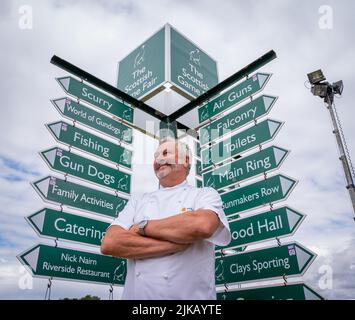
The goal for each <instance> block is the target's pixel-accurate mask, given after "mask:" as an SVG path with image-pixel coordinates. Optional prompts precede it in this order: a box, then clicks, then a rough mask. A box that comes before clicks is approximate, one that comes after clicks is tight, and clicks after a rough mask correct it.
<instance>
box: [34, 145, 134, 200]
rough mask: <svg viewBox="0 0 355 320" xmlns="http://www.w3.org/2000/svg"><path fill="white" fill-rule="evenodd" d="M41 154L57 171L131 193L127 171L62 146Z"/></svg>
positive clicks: (129, 177)
mask: <svg viewBox="0 0 355 320" xmlns="http://www.w3.org/2000/svg"><path fill="white" fill-rule="evenodd" d="M40 155H41V156H42V158H43V159H44V161H45V162H46V163H47V164H48V166H49V167H50V168H51V169H53V170H55V171H58V172H62V173H67V174H69V175H72V176H75V177H77V178H80V179H83V180H87V181H90V182H93V183H96V184H98V185H101V186H104V187H108V188H112V189H114V190H118V191H121V192H125V193H128V194H129V193H130V189H131V176H130V175H129V174H127V173H124V172H121V171H118V170H117V169H113V168H111V167H108V166H105V165H103V164H101V163H98V162H96V161H92V160H89V159H86V158H84V157H81V156H79V155H76V154H74V153H72V152H69V151H65V150H63V149H60V148H51V149H48V150H45V151H42V152H41V153H40Z"/></svg>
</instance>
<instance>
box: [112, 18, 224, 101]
mask: <svg viewBox="0 0 355 320" xmlns="http://www.w3.org/2000/svg"><path fill="white" fill-rule="evenodd" d="M217 83H218V75H217V63H216V61H215V60H214V59H212V58H211V57H210V56H208V55H207V54H206V53H205V52H204V51H203V50H201V49H200V48H199V47H197V46H196V45H195V44H194V43H192V42H191V41H190V40H188V39H187V38H186V37H185V36H183V35H182V34H181V33H179V32H178V31H177V30H176V29H174V28H172V27H171V26H170V25H169V24H166V25H165V26H164V27H163V28H162V29H160V30H159V31H158V32H157V33H155V34H154V35H153V36H151V37H150V38H149V39H148V40H147V41H145V42H144V43H143V44H141V45H140V46H139V47H138V48H137V49H135V50H134V51H132V52H131V53H130V54H129V55H128V56H126V57H125V58H124V59H123V60H121V61H120V62H119V64H118V81H117V87H118V88H119V89H120V90H122V91H124V92H125V93H127V94H129V95H131V96H132V97H134V98H137V99H140V100H142V101H146V100H148V99H150V98H151V97H153V96H154V95H156V94H157V93H159V92H160V91H162V90H164V89H165V88H170V87H171V89H173V90H174V91H176V92H178V93H179V94H181V95H182V96H184V97H185V98H187V99H189V100H193V99H195V98H196V97H198V96H199V95H201V94H203V93H204V92H206V91H208V90H209V89H211V88H212V87H214V86H215V85H216V84H217Z"/></svg>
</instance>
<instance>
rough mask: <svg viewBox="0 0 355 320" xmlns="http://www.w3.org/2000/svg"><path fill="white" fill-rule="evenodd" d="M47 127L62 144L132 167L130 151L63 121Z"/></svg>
mask: <svg viewBox="0 0 355 320" xmlns="http://www.w3.org/2000/svg"><path fill="white" fill-rule="evenodd" d="M46 126H47V128H48V130H49V132H50V133H51V134H52V135H53V137H54V138H55V139H56V140H57V141H58V142H60V143H64V144H66V145H68V146H72V147H75V148H78V149H80V150H82V151H86V152H89V153H91V154H93V155H95V156H99V157H100V158H103V159H105V160H109V161H111V162H114V163H115V164H119V165H122V166H124V167H126V168H129V169H130V168H131V167H132V163H131V162H132V151H130V150H128V149H125V148H123V147H121V146H119V145H117V144H114V143H112V142H109V141H107V140H105V139H102V138H100V137H98V136H95V135H93V134H91V133H88V132H86V131H84V130H81V129H79V128H77V127H73V126H71V125H69V124H67V123H65V122H63V121H58V122H53V123H50V124H48V125H46Z"/></svg>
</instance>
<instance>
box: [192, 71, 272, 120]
mask: <svg viewBox="0 0 355 320" xmlns="http://www.w3.org/2000/svg"><path fill="white" fill-rule="evenodd" d="M270 77H271V74H270V73H259V72H258V73H256V74H254V75H253V76H251V77H250V78H249V79H247V80H244V81H243V82H241V83H239V84H237V85H236V86H234V87H233V88H232V89H229V90H228V91H226V92H225V93H223V94H221V95H220V96H218V97H216V98H214V99H213V100H211V101H210V102H208V103H206V104H205V105H203V106H202V107H200V108H199V109H198V116H199V121H200V123H202V122H204V121H205V120H207V119H209V118H211V117H214V116H217V115H218V114H220V113H221V112H223V111H226V110H227V109H229V108H230V107H232V106H234V105H236V104H238V103H240V102H242V101H243V100H245V99H246V98H248V97H250V96H251V95H253V94H256V93H258V92H259V91H262V90H263V89H264V87H265V85H266V83H267V82H268V81H269V79H270Z"/></svg>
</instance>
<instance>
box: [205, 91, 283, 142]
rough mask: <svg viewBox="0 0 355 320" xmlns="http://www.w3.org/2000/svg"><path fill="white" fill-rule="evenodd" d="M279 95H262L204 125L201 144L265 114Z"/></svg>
mask: <svg viewBox="0 0 355 320" xmlns="http://www.w3.org/2000/svg"><path fill="white" fill-rule="evenodd" d="M276 100H277V97H274V96H266V95H262V96H260V97H258V98H256V99H255V100H252V101H251V102H249V103H248V104H246V105H244V106H242V107H240V108H238V109H236V110H234V111H232V112H230V113H228V114H227V115H225V116H224V117H222V118H220V119H218V120H215V121H213V122H211V123H209V124H208V125H206V126H204V127H202V128H201V129H200V132H199V136H200V142H201V145H204V144H206V143H208V142H211V141H213V140H214V139H216V138H220V137H222V136H223V135H224V134H225V133H226V132H231V131H233V130H236V129H239V128H241V127H243V126H245V125H247V124H249V123H251V122H252V121H254V120H257V119H259V118H260V117H262V116H265V115H266V114H268V113H269V112H270V110H271V109H272V107H273V106H274V104H275V102H276Z"/></svg>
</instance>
